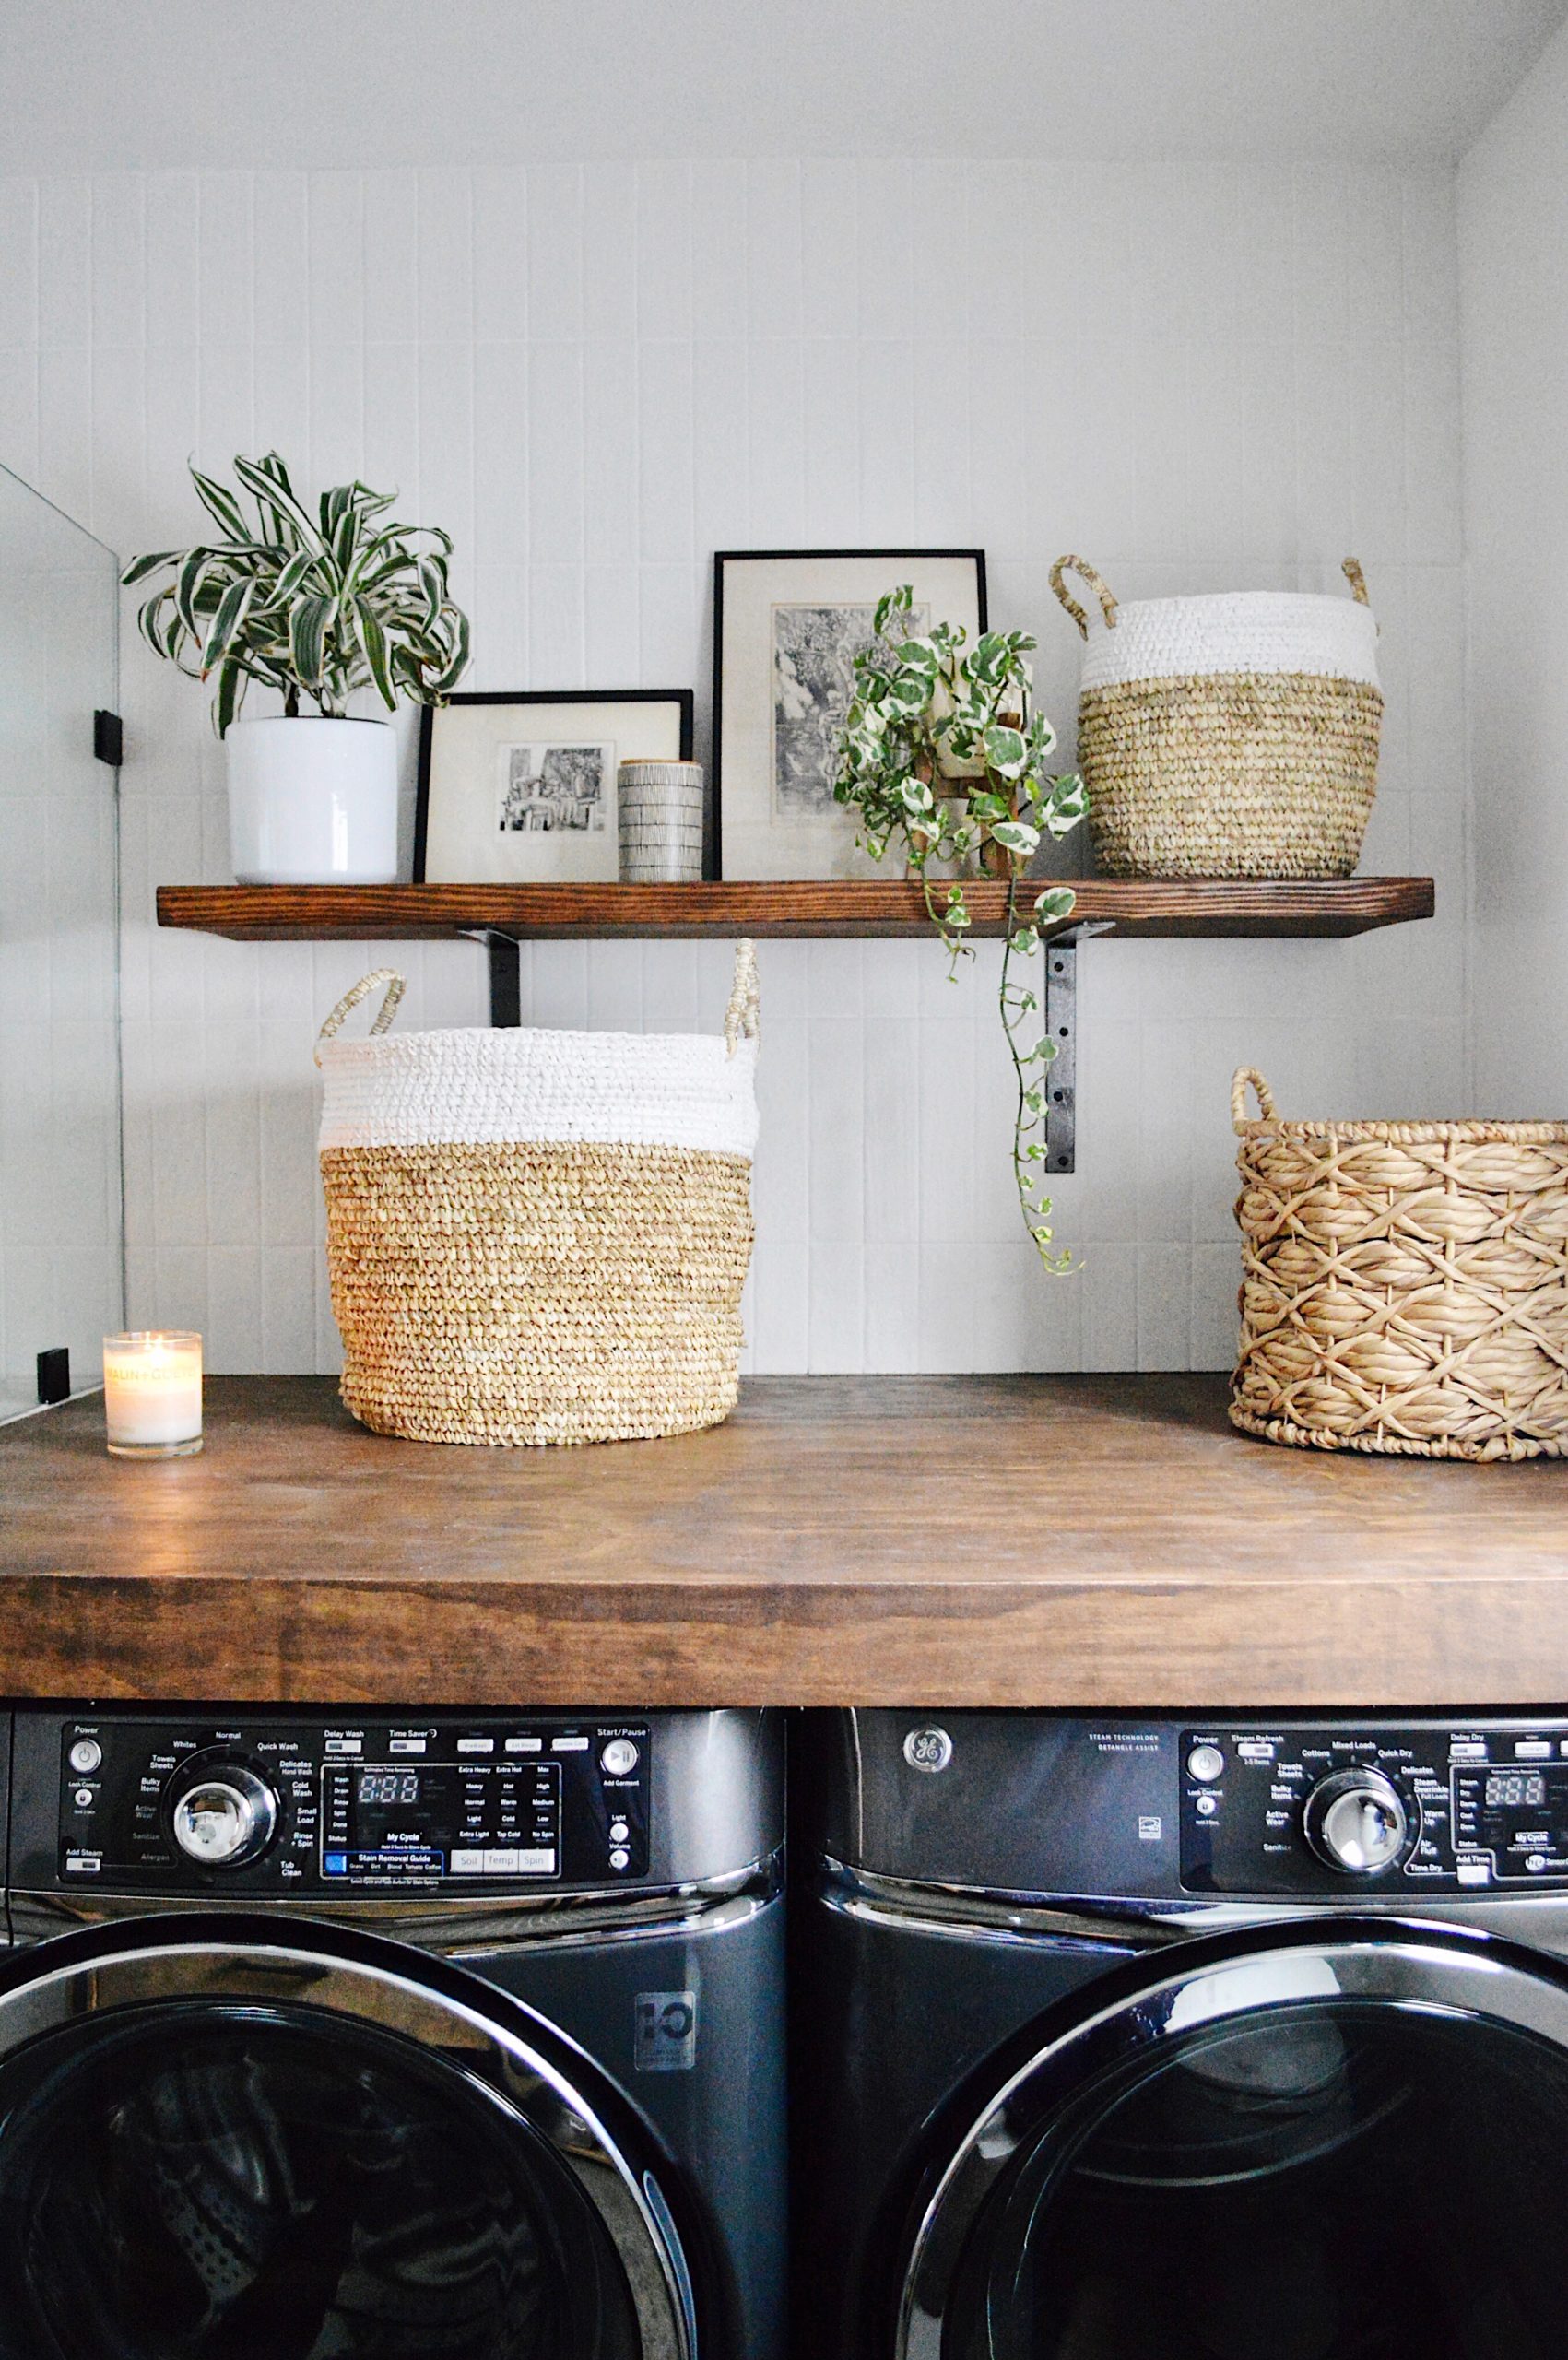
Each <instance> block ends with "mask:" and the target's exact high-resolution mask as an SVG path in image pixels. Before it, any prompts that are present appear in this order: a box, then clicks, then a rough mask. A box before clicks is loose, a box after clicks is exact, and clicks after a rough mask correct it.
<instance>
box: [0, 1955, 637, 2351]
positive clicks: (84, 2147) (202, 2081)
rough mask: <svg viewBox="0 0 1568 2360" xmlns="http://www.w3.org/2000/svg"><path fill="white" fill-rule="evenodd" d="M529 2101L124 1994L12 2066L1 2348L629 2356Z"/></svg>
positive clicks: (556, 2159) (350, 2044)
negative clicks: (124, 1999) (523, 2107)
mask: <svg viewBox="0 0 1568 2360" xmlns="http://www.w3.org/2000/svg"><path fill="white" fill-rule="evenodd" d="M642 2349H643V2345H642V2342H641V2339H640V2336H639V2333H638V2330H637V2326H636V2321H635V2315H634V2306H633V2303H632V2300H631V2295H630V2291H629V2288H628V2283H627V2279H626V2274H625V2271H624V2270H623V2269H622V2267H621V2265H620V2263H619V2260H618V2258H617V2255H616V2251H615V2248H614V2245H613V2243H612V2241H611V2238H610V2236H609V2235H608V2233H607V2230H606V2228H605V2226H604V2224H603V2222H602V2220H601V2219H600V2217H599V2215H598V2213H597V2212H595V2209H594V2207H593V2205H592V2204H591V2203H590V2202H589V2201H588V2200H587V2198H586V2197H585V2196H584V2192H583V2189H582V2188H581V2186H580V2185H579V2182H578V2180H577V2178H576V2177H574V2175H573V2174H572V2172H571V2171H570V2170H569V2169H568V2168H567V2166H566V2165H565V2163H564V2162H563V2161H562V2160H561V2159H560V2155H559V2154H558V2153H557V2152H556V2151H555V2150H554V2149H553V2148H552V2147H551V2145H550V2144H548V2142H546V2141H545V2140H544V2139H543V2138H541V2137H540V2136H539V2135H538V2134H537V2133H536V2131H535V2130H533V2129H532V2128H531V2127H530V2125H529V2124H528V2122H527V2121H526V2119H525V2118H524V2117H523V2116H522V2114H521V2113H519V2112H518V2111H517V2110H516V2109H514V2108H513V2107H512V2106H507V2105H505V2104H504V2103H502V2102H501V2101H499V2100H498V2098H497V2096H496V2094H495V2093H493V2092H492V2091H490V2090H489V2089H488V2088H486V2087H485V2086H484V2085H483V2084H482V2083H479V2082H478V2081H477V2080H474V2079H471V2078H470V2077H469V2076H467V2075H466V2074H465V2073H464V2072H463V2071H461V2070H460V2069H459V2068H456V2067H454V2066H453V2065H451V2064H448V2063H444V2062H442V2060H441V2059H438V2058H434V2057H431V2056H430V2055H429V2054H428V2053H427V2052H426V2051H424V2050H423V2049H422V2048H421V2047H419V2046H418V2045H417V2044H416V2043H415V2042H413V2041H410V2040H405V2039H401V2038H399V2037H398V2036H397V2035H395V2034H392V2033H387V2032H383V2031H379V2030H376V2029H375V2028H373V2027H371V2026H369V2025H365V2024H349V2023H346V2022H344V2021H343V2020H342V2019H340V2018H336V2017H334V2016H331V2015H329V2014H326V2013H324V2012H320V2013H318V2012H313V2011H312V2010H311V2009H309V2008H308V2007H266V2006H257V2005H229V2006H226V2005H224V2004H222V2003H220V2002H211V2001H202V2002H200V2003H195V2002H190V2003H183V2004H180V2005H173V2006H171V2005H156V2006H149V2007H142V2008H130V2009H124V2010H117V2011H115V2012H112V2014H109V2015H105V2016H101V2017H95V2018H92V2019H89V2020H88V2021H85V2022H80V2023H78V2024H74V2025H71V2026H69V2027H67V2028H65V2029H62V2030H58V2031H55V2032H53V2033H52V2034H50V2035H46V2036H45V2037H44V2038H42V2039H41V2040H38V2041H35V2042H33V2043H31V2044H30V2045H29V2047H27V2048H26V2049H24V2050H23V2051H21V2052H20V2053H19V2054H18V2055H17V2056H15V2057H13V2058H12V2059H10V2060H9V2061H8V2062H7V2063H6V2066H5V2068H4V2069H3V2070H0V2360H636V2355H637V2354H640V2353H641V2352H642Z"/></svg>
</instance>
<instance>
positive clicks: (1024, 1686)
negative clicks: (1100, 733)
mask: <svg viewBox="0 0 1568 2360" xmlns="http://www.w3.org/2000/svg"><path fill="white" fill-rule="evenodd" d="M284 1587H285V1588H286V1589H287V1590H288V1593H289V1594H287V1595H285V1594H283V1593H282V1591H279V1592H278V1593H277V1594H274V1595H273V1596H271V1597H270V1598H269V1599H267V1600H266V1601H265V1607H264V1611H263V1613H262V1614H261V1615H260V1616H259V1617H257V1618H256V1620H255V1622H253V1624H252V1625H251V1627H250V1628H248V1629H241V1628H239V1627H238V1626H236V1625H233V1624H232V1623H231V1622H230V1628H232V1629H234V1630H235V1635H234V1636H233V1637H231V1638H230V1637H228V1636H226V1635H224V1634H223V1632H222V1630H220V1629H218V1628H217V1625H218V1624H220V1623H223V1622H229V1621H230V1618H229V1617H228V1616H227V1615H226V1614H222V1615H215V1616H214V1617H209V1618H205V1620H206V1629H205V1630H203V1631H202V1632H201V1634H200V1638H199V1647H197V1648H195V1650H193V1626H192V1619H191V1611H190V1610H191V1607H192V1603H193V1601H192V1600H191V1599H190V1597H189V1594H188V1592H185V1591H183V1590H182V1591H181V1592H180V1593H179V1594H177V1595H176V1594H171V1593H169V1592H164V1593H161V1594H159V1603H158V1605H157V1606H156V1607H155V1608H154V1609H152V1610H151V1611H148V1610H147V1593H146V1592H145V1591H144V1592H143V1593H141V1595H140V1597H139V1599H138V1600H137V1602H138V1603H139V1604H140V1605H141V1607H142V1608H143V1612H142V1614H141V1616H140V1618H139V1621H138V1622H136V1624H135V1625H134V1626H132V1627H130V1628H127V1626H126V1623H125V1621H124V1615H123V1612H121V1611H119V1610H120V1609H122V1608H123V1606H124V1602H125V1600H124V1597H123V1596H122V1594H121V1593H120V1592H119V1590H118V1589H117V1588H116V1587H115V1586H114V1585H113V1584H112V1582H106V1583H105V1584H104V1585H103V1586H102V1587H100V1586H98V1585H96V1584H95V1585H94V1586H93V1595H92V1604H91V1607H90V1609H89V1611H85V1612H79V1613H78V1612H73V1611H71V1610H72V1606H73V1604H74V1603H76V1602H77V1601H78V1600H80V1599H83V1598H84V1596H85V1595H86V1593H84V1592H83V1591H80V1590H64V1591H63V1590H62V1589H60V1588H59V1587H56V1586H53V1585H50V1584H48V1583H47V1582H46V1583H44V1584H43V1585H42V1589H43V1591H44V1592H46V1593H47V1595H46V1596H42V1597H41V1598H40V1600H39V1604H40V1607H41V1609H45V1608H46V1609H48V1610H51V1611H47V1612H45V1613H41V1616H40V1618H39V1620H38V1621H37V1622H35V1621H34V1619H33V1617H32V1616H31V1615H30V1614H29V1613H27V1612H26V1611H25V1604H26V1602H25V1601H24V1612H23V1615H22V1616H21V1618H20V1621H21V1622H23V1623H25V1624H29V1625H31V1628H30V1629H29V1631H28V1632H27V1634H26V1636H25V1639H24V1638H23V1637H22V1635H21V1634H20V1632H19V1631H18V1623H17V1621H16V1620H15V1619H13V1618H12V1617H9V1616H8V1617H7V1618H6V1622H7V1626H8V1627H7V1631H6V1634H5V1635H4V1636H3V1637H0V1693H10V1694H13V1695H17V1696H35V1697H37V1696H45V1695H50V1696H53V1695H58V1696H87V1695H92V1696H102V1697H116V1698H121V1699H132V1698H135V1699H140V1700H144V1701H156V1700H158V1699H160V1698H161V1699H163V1700H165V1701H168V1700H170V1699H171V1698H174V1697H180V1698H192V1699H195V1698H197V1697H204V1696H210V1697H214V1698H217V1697H224V1698H231V1699H232V1700H234V1701H236V1702H244V1701H256V1702H261V1701H272V1702H276V1703H301V1704H305V1703H311V1704H348V1703H361V1704H382V1705H389V1704H394V1703H397V1704H405V1705H436V1704H451V1703H454V1702H457V1701H462V1702H464V1703H466V1704H473V1705H482V1704H514V1703H516V1702H517V1701H518V1699H519V1698H521V1697H526V1698H527V1699H528V1700H529V1701H530V1702H536V1703H538V1704H541V1705H566V1704H575V1705H580V1704H583V1703H584V1702H587V1701H591V1702H592V1703H594V1704H595V1705H626V1706H628V1707H631V1706H634V1705H637V1706H645V1707H651V1706H656V1705H720V1704H725V1705H749V1704H771V1705H844V1704H849V1703H855V1704H859V1705H907V1706H911V1707H915V1708H922V1707H942V1706H946V1707H948V1708H949V1709H956V1708H958V1707H960V1706H966V1705H967V1706H997V1707H1005V1706H1017V1707H1033V1708H1038V1709H1049V1708H1053V1707H1057V1708H1078V1709H1081V1708H1085V1707H1088V1708H1095V1707H1099V1708H1102V1709H1105V1710H1134V1711H1136V1710H1143V1709H1149V1710H1153V1709H1156V1708H1159V1709H1165V1710H1170V1709H1177V1708H1182V1707H1188V1706H1191V1707H1202V1708H1203V1709H1206V1710H1208V1711H1213V1710H1215V1709H1220V1708H1224V1707H1228V1706H1234V1707H1240V1706H1243V1705H1246V1706H1250V1707H1254V1708H1279V1709H1283V1708H1285V1707H1287V1706H1295V1707H1307V1706H1313V1707H1317V1706H1323V1707H1326V1706H1329V1705H1343V1706H1346V1707H1353V1706H1361V1705H1382V1706H1395V1705H1410V1706H1415V1705H1421V1706H1422V1707H1432V1706H1434V1705H1443V1704H1447V1705H1460V1704H1463V1705H1466V1706H1471V1707H1475V1708H1477V1709H1480V1707H1481V1706H1483V1705H1490V1706H1496V1707H1503V1706H1505V1705H1528V1704H1539V1703H1540V1702H1542V1701H1543V1700H1544V1699H1546V1698H1549V1697H1550V1696H1553V1695H1556V1696H1558V1697H1561V1695H1562V1694H1563V1693H1568V1584H1565V1585H1562V1587H1561V1589H1560V1591H1559V1592H1558V1593H1557V1594H1556V1596H1554V1597H1552V1598H1551V1599H1550V1602H1549V1603H1548V1611H1544V1612H1543V1611H1540V1610H1541V1607H1542V1604H1543V1600H1542V1597H1541V1586H1540V1585H1539V1584H1538V1583H1535V1582H1530V1581H1526V1582H1510V1581H1507V1580H1499V1581H1496V1582H1493V1583H1492V1584H1491V1585H1490V1587H1489V1595H1488V1599H1487V1604H1488V1607H1489V1610H1494V1611H1489V1613H1488V1615H1487V1617H1486V1624H1485V1628H1481V1627H1480V1626H1478V1623H1477V1619H1476V1615H1475V1611H1474V1610H1475V1605H1476V1600H1475V1598H1474V1595H1473V1593H1471V1592H1469V1591H1468V1590H1467V1589H1466V1588H1465V1587H1463V1586H1462V1585H1456V1587H1454V1588H1453V1589H1450V1590H1445V1591H1444V1592H1442V1593H1440V1594H1437V1595H1434V1594H1432V1591H1431V1590H1430V1588H1429V1587H1427V1586H1425V1585H1422V1584H1420V1583H1417V1584H1415V1585H1414V1586H1412V1585H1411V1583H1410V1582H1409V1580H1408V1579H1405V1580H1401V1579H1397V1578H1388V1579H1385V1580H1373V1581H1368V1582H1365V1583H1363V1584H1362V1586H1361V1587H1359V1588H1358V1589H1356V1590H1355V1591H1354V1592H1349V1591H1339V1592H1333V1591H1328V1592H1324V1593H1320V1595H1319V1597H1318V1599H1317V1600H1316V1601H1315V1612H1314V1617H1313V1628H1312V1638H1311V1646H1310V1650H1308V1651H1306V1653H1307V1654H1308V1655H1309V1656H1310V1660H1305V1659H1303V1644H1302V1620H1301V1613H1300V1611H1299V1602H1298V1601H1297V1599H1296V1598H1295V1597H1294V1595H1293V1594H1292V1596H1291V1600H1290V1602H1289V1606H1288V1611H1286V1612H1284V1613H1282V1614H1278V1613H1269V1612H1266V1611H1258V1612H1249V1611H1246V1610H1245V1607H1243V1609H1242V1611H1230V1612H1229V1613H1228V1614H1227V1618H1226V1624H1225V1629H1224V1632H1223V1636H1222V1639H1221V1638H1220V1636H1219V1635H1218V1634H1217V1632H1216V1625H1215V1621H1214V1616H1213V1614H1212V1613H1211V1612H1206V1611H1200V1609H1201V1608H1202V1606H1203V1604H1204V1603H1205V1601H1203V1600H1201V1599H1195V1598H1194V1596H1193V1595H1192V1593H1191V1592H1190V1591H1187V1590H1185V1589H1182V1588H1173V1587H1170V1586H1162V1585H1149V1586H1147V1587H1145V1588H1144V1590H1143V1591H1142V1593H1141V1594H1140V1595H1139V1597H1138V1600H1137V1611H1135V1612H1132V1613H1128V1612H1127V1611H1125V1610H1126V1606H1127V1604H1128V1603H1129V1601H1128V1600H1127V1599H1125V1598H1123V1599H1116V1600H1114V1601H1112V1600H1108V1599H1107V1598H1106V1596H1105V1594H1104V1592H1103V1591H1102V1590H1097V1589H1096V1587H1095V1586H1094V1585H1092V1584H1088V1585H1080V1586H1079V1587H1077V1588H1076V1589H1071V1590H1068V1589H1057V1590H1055V1591H1047V1592H1042V1591H1039V1590H1034V1591H1030V1592H1024V1593H1021V1594H1016V1595H1014V1596H1013V1597H1011V1598H1008V1599H998V1598H996V1597H995V1596H991V1597H987V1598H986V1599H984V1611H982V1612H979V1613H976V1612H974V1611H973V1601H969V1605H970V1608H971V1611H967V1612H966V1611H953V1612H951V1613H949V1614H945V1615H934V1614H933V1611H932V1604H931V1601H929V1600H925V1599H921V1600H914V1601H911V1600H910V1599H907V1598H905V1599H890V1598H888V1597H886V1596H885V1595H881V1594H876V1593H873V1594H870V1595H867V1594H865V1593H861V1594H851V1595H849V1596H845V1595H844V1594H843V1593H837V1594H835V1595H834V1596H833V1597H832V1598H831V1600H830V1601H827V1602H828V1603H831V1609H832V1611H831V1612H829V1613H826V1614H822V1615H817V1616H808V1615H796V1616H794V1617H792V1618H788V1619H782V1618H781V1619H778V1620H773V1621H770V1622H759V1621H758V1620H757V1618H756V1614H755V1597H754V1595H753V1597H752V1599H751V1600H750V1602H749V1603H750V1611H747V1608H746V1601H744V1600H743V1599H738V1598H736V1599H731V1600H730V1601H729V1604H730V1606H731V1609H732V1611H730V1612H727V1613H726V1612H723V1611H714V1610H715V1606H716V1605H718V1604H722V1603H723V1601H715V1599H714V1598H713V1594H712V1593H711V1592H709V1591H706V1590H704V1591H702V1592H700V1593H694V1594H693V1595H692V1597H691V1598H690V1608H691V1610H692V1611H690V1612H688V1613H685V1614H680V1615H676V1614H672V1613H671V1612H670V1611H669V1605H670V1601H669V1600H668V1599H667V1598H666V1597H664V1596H663V1595H661V1596H659V1597H658V1598H656V1599H649V1600H648V1601H647V1603H648V1607H649V1619H644V1618H643V1615H642V1614H641V1613H640V1612H639V1611H637V1608H638V1600H637V1599H636V1598H635V1596H634V1595H627V1594H624V1593H623V1594H622V1595H621V1596H620V1598H619V1599H618V1600H617V1601H616V1603H615V1611H613V1612H607V1611H598V1612H594V1611H585V1612H584V1611H579V1612H572V1611H562V1606H563V1600H562V1599H561V1598H560V1596H559V1594H552V1595H551V1596H550V1598H549V1599H548V1601H546V1602H545V1604H544V1605H543V1607H542V1608H541V1610H540V1611H530V1610H529V1609H527V1608H525V1607H522V1606H520V1603H519V1601H518V1599H516V1597H515V1596H514V1595H513V1593H512V1592H511V1591H510V1590H503V1591H501V1592H499V1593H498V1592H496V1591H495V1590H494V1589H493V1588H490V1587H487V1586H484V1585H479V1586H477V1587H475V1586H470V1587H469V1588H468V1590H467V1591H466V1592H464V1593H454V1597H453V1599H452V1601H451V1603H452V1604H453V1606H454V1609H455V1608H459V1607H460V1608H461V1609H462V1610H463V1611H462V1613H461V1615H458V1614H456V1613H454V1614H450V1615H449V1614H445V1613H437V1614H431V1613H430V1612H428V1611H424V1607H425V1601H424V1600H423V1599H420V1600H419V1601H417V1603H418V1605H419V1613H418V1615H417V1618H416V1619H415V1620H414V1622H411V1623H410V1624H408V1625H407V1630H406V1632H405V1630H404V1629H403V1628H402V1627H401V1626H400V1625H399V1624H397V1623H396V1622H395V1619H394V1618H393V1616H392V1615H391V1614H390V1613H389V1601H388V1599H387V1596H386V1593H385V1590H384V1589H378V1588H376V1587H374V1586H371V1587H364V1588H360V1587H358V1586H355V1587H350V1588H349V1589H348V1590H347V1591H345V1590H342V1589H324V1588H323V1587H320V1586H314V1587H312V1585H311V1584H309V1583H308V1582H307V1583H300V1584H295V1585H292V1586H284ZM1418 1593H1419V1594H1418ZM209 1595H210V1597H211V1602H212V1604H213V1606H214V1608H215V1609H216V1608H218V1607H219V1606H222V1607H224V1608H227V1607H228V1606H229V1605H230V1604H231V1592H230V1586H229V1585H227V1584H224V1585H220V1586H218V1588H217V1589H216V1590H215V1591H214V1592H212V1593H209ZM1274 1595H1275V1599H1277V1598H1278V1592H1277V1591H1276V1592H1275V1594H1274ZM1559 1599H1560V1600H1561V1602H1560V1603H1559V1602H1558V1600H1559ZM400 1602H401V1604H402V1606H403V1608H404V1610H405V1612H406V1611H407V1606H408V1603H409V1601H408V1600H407V1596H406V1595H405V1596H404V1597H403V1598H402V1599H401V1601H400ZM819 1602H820V1601H819ZM1269 1602H1270V1600H1269V1599H1267V1597H1265V1598H1262V1599H1256V1600H1254V1601H1252V1603H1253V1604H1255V1605H1256V1606H1258V1607H1260V1608H1261V1607H1265V1606H1267V1604H1268V1603H1269ZM956 1603H957V1608H958V1609H960V1610H961V1609H962V1608H963V1606H964V1604H965V1601H963V1600H959V1601H957V1602H956ZM1207 1603H1208V1605H1209V1606H1212V1605H1213V1604H1214V1603H1215V1601H1214V1600H1212V1599H1209V1600H1208V1601H1207ZM578 1604H579V1605H580V1606H581V1607H583V1608H591V1607H593V1606H594V1605H595V1604H597V1605H598V1606H599V1607H600V1608H601V1609H603V1608H606V1607H607V1606H608V1604H609V1601H607V1600H599V1601H595V1600H592V1599H587V1598H584V1599H580V1600H579V1601H578ZM1234 1605H1235V1601H1234V1600H1232V1608H1233V1607H1234ZM105 1608H108V1609H110V1611H103V1610H104V1609H105ZM959 1625H962V1626H967V1627H964V1628H962V1632H961V1644H960V1645H958V1646H955V1644H954V1642H955V1637H956V1636H957V1635H958V1634H957V1631H956V1629H955V1626H959ZM1525 1625H1527V1627H1528V1629H1529V1634H1530V1639H1529V1645H1528V1646H1527V1648H1526V1649H1521V1648H1520V1647H1519V1646H1517V1645H1515V1644H1514V1643H1513V1642H1512V1640H1511V1638H1510V1634H1512V1633H1514V1632H1516V1631H1517V1630H1519V1629H1520V1628H1521V1627H1522V1626H1525ZM215 1633H216V1634H215ZM1369 1633H1371V1634H1375V1644H1369V1637H1368V1634H1369ZM1456 1664H1458V1665H1462V1666H1463V1668H1464V1671H1463V1678H1462V1679H1461V1678H1456V1676H1455V1670H1454V1667H1455V1666H1456Z"/></svg>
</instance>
